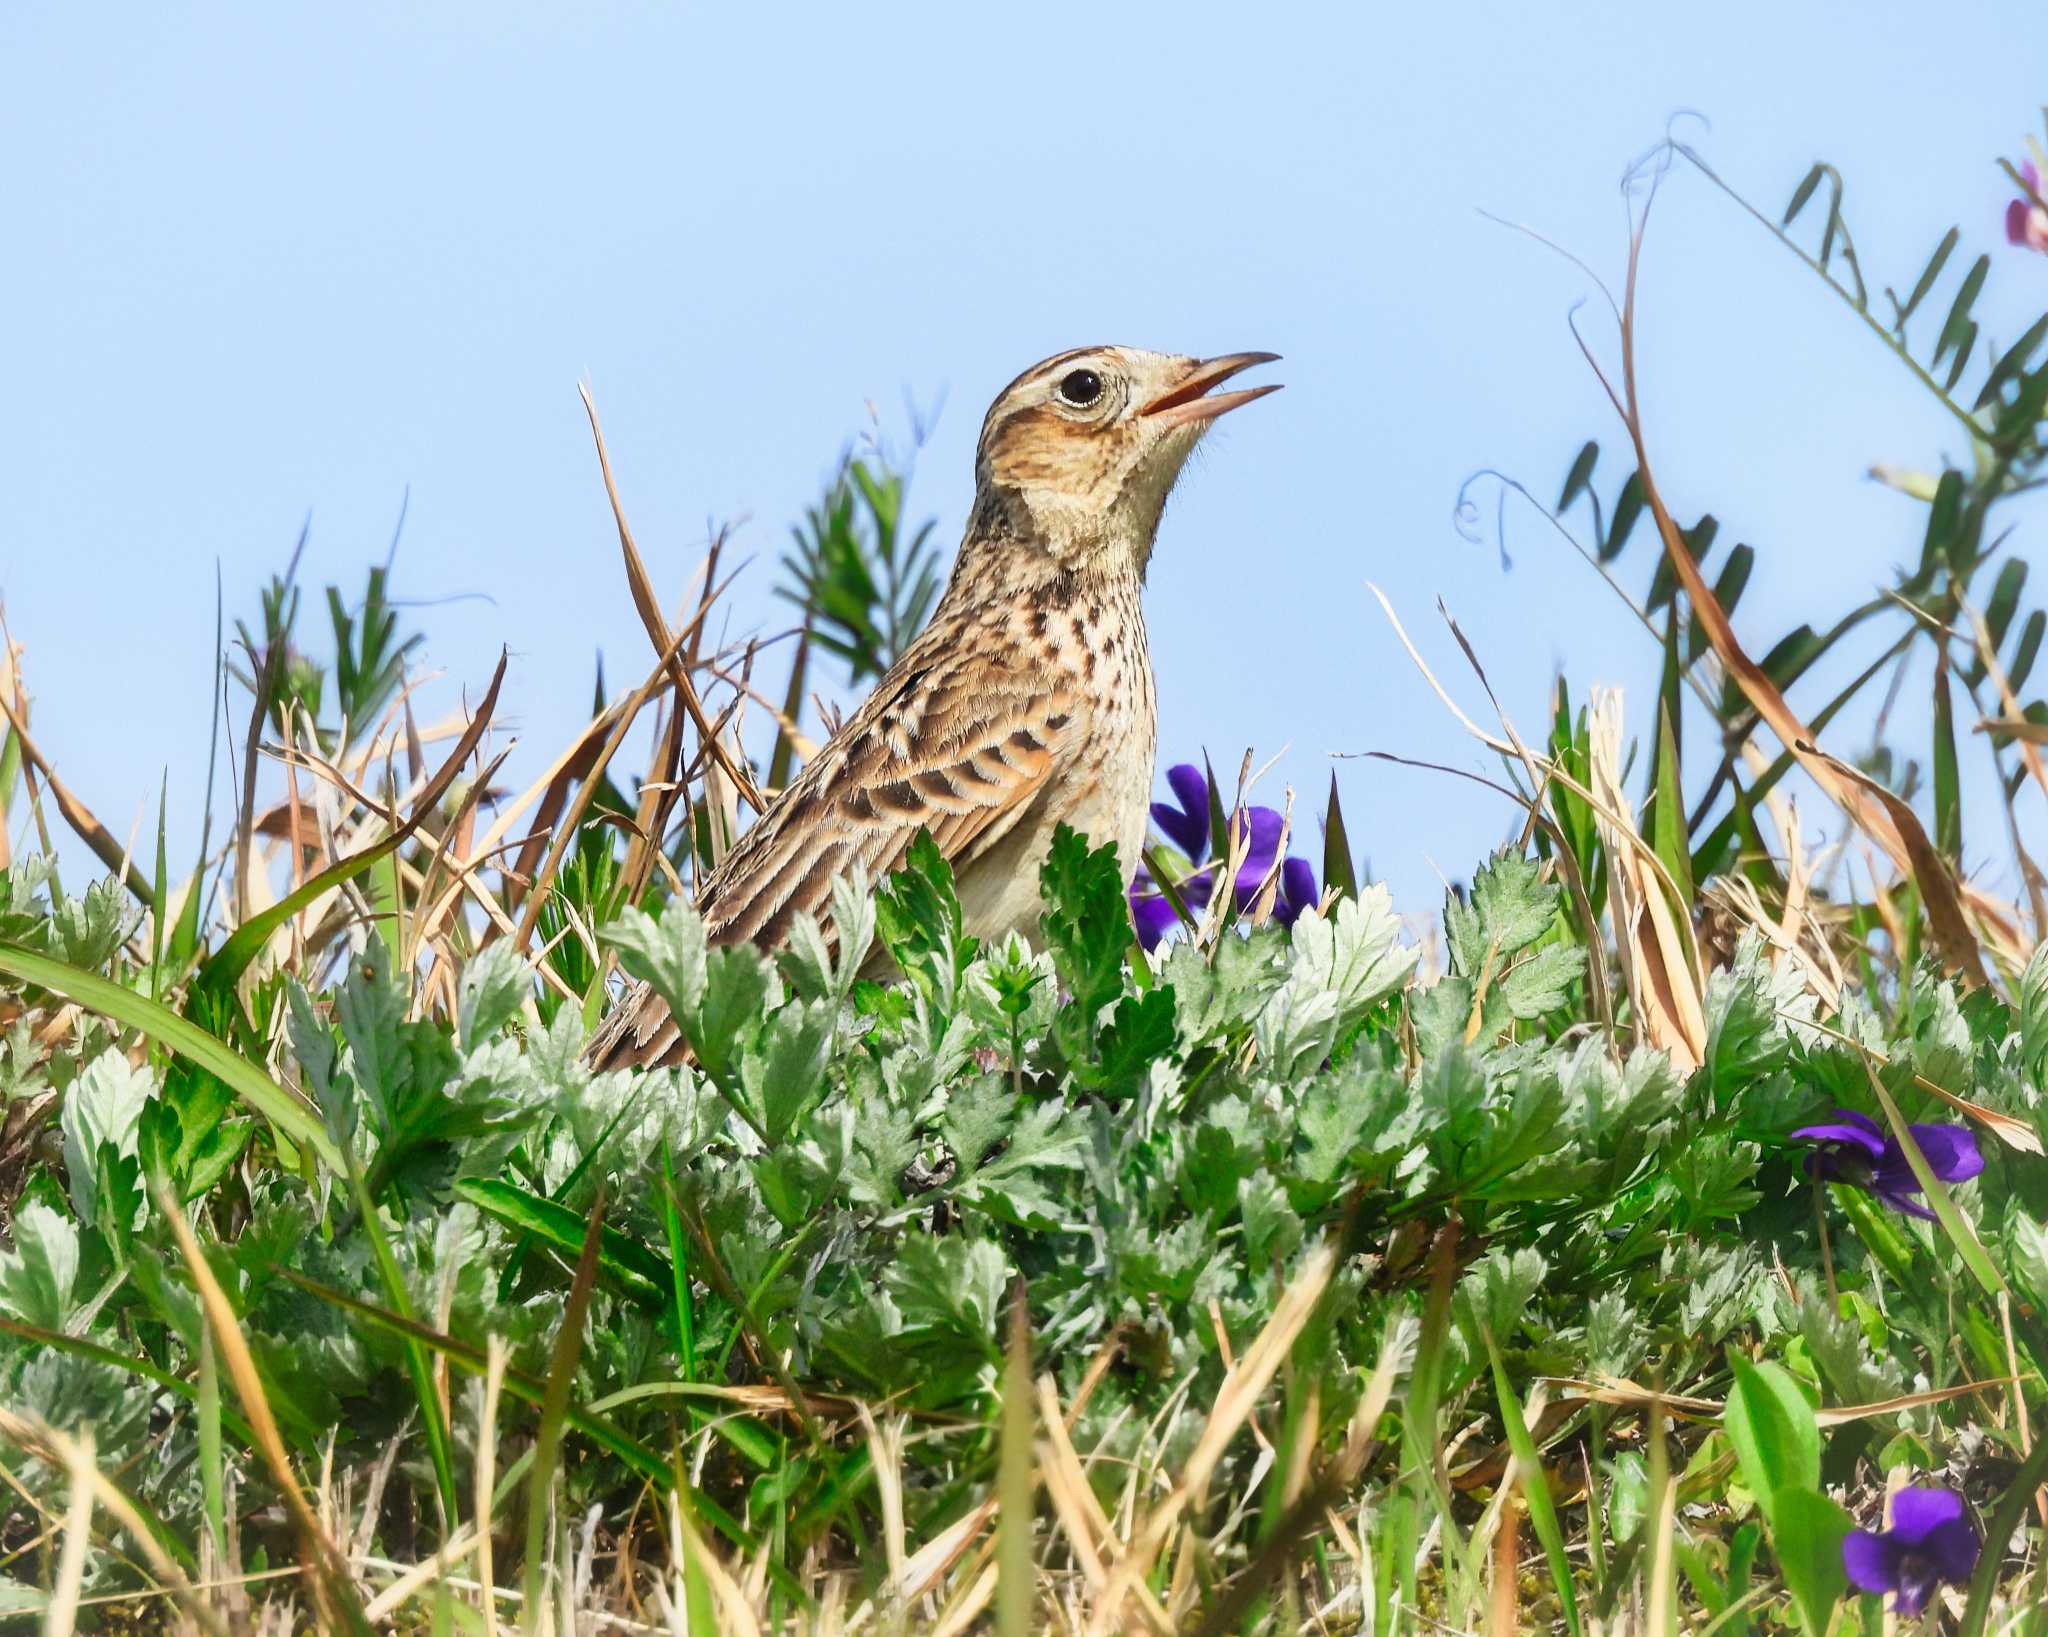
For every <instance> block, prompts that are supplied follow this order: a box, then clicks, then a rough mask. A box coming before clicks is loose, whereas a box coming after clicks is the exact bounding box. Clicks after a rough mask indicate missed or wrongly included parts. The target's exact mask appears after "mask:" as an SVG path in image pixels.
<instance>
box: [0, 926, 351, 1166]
mask: <svg viewBox="0 0 2048 1637" xmlns="http://www.w3.org/2000/svg"><path fill="white" fill-rule="evenodd" d="M0 972H6V973H8V974H10V975H12V976H14V977H17V978H20V979H21V980H22V981H23V982H25V983H33V984H37V985H40V986H41V987H42V988H45V989H48V990H51V991H53V992H54V993H57V994H60V995H63V996H65V997H66V998H67V999H69V1000H74V1001H76V1002H78V1004H79V1005H80V1006H83V1007H84V1008H86V1010H88V1011H92V1012H98V1013H100V1014H101V1015H102V1016H105V1017H110V1018H112V1019H113V1020H114V1021H115V1022H117V1023H120V1024H123V1025H125V1026H126V1027H128V1028H131V1029H139V1030H140V1031H141V1032H142V1033H144V1034H146V1035H148V1036H149V1037H150V1038H152V1039H154V1040H157V1041H159V1042H161V1043H162V1044H163V1045H165V1046H167V1047H169V1048H170V1049H171V1050H172V1051H175V1052H178V1053H179V1054H181V1055H182V1056H184V1057H186V1058H189V1059H190V1060H191V1061H192V1062H194V1063H196V1064H197V1065H198V1066H199V1067H201V1068H203V1069H206V1070H208V1071H209V1072H210V1073H213V1074H217V1075H219V1076H220V1078H221V1079H222V1080H224V1081H225V1082H226V1083H227V1084H228V1085H229V1086H230V1087H231V1088H233V1090H234V1092H235V1095H236V1096H238V1097H240V1098H241V1099H242V1100H243V1101H244V1102H245V1103H247V1104H248V1105H249V1106H250V1107H251V1108H253V1109H255V1110H256V1112H257V1113H259V1114H261V1115H263V1116H264V1117H265V1118H266V1119H268V1120H269V1121H270V1123H271V1124H272V1125H274V1126H275V1127H277V1129H278V1130H279V1131H280V1132H282V1133H283V1134H284V1135H285V1136H287V1137H289V1138H290V1139H291V1140H292V1141H294V1142H297V1143H300V1144H303V1145H304V1146H306V1147H308V1148H311V1149H312V1150H313V1152H314V1153H316V1154H318V1155H319V1156H320V1158H321V1159H322V1160H323V1161H324V1162H325V1163H326V1164H327V1165H328V1166H329V1167H330V1168H331V1169H333V1170H335V1171H340V1170H341V1169H342V1168H343V1167H342V1164H341V1154H340V1151H339V1150H338V1149H336V1148H335V1146H334V1144H333V1143H332V1142H331V1141H330V1140H329V1139H328V1136H327V1133H326V1131H325V1130H324V1129H323V1128H322V1127H321V1124H320V1121H319V1119H318V1118H317V1117H316V1116H315V1115H314V1113H313V1112H312V1110H311V1109H309V1108H307V1107H306V1105H305V1104H304V1103H303V1102H302V1101H300V1100H299V1099H298V1098H296V1097H294V1096H293V1095H292V1094H291V1093H289V1092H287V1091H286V1090H284V1088H283V1087H281V1086H279V1085H278V1084H277V1083H276V1082H275V1081H273V1080H272V1079H271V1078H270V1077H269V1076H268V1075H267V1074H265V1073H263V1071H262V1070H261V1069H259V1068H257V1067H256V1065H255V1064H253V1063H251V1062H250V1061H249V1060H248V1059H247V1058H245V1057H243V1056H241V1055H240V1054H239V1053H238V1052H236V1051H235V1050H234V1049H233V1048H232V1047H230V1046H228V1045H226V1044H224V1043H223V1042H221V1041H219V1040H217V1039H215V1038H214V1037H213V1036H212V1035H210V1034H208V1033H207V1032H206V1031H205V1030H204V1029H201V1028H199V1027H198V1026H197V1025H196V1024H192V1023H188V1022H186V1021H185V1019H183V1018H181V1017H179V1016H178V1014H177V1013H175V1012H173V1011H171V1010H170V1009H169V1008H168V1007H166V1006H163V1005H161V1004H160V1003H158V1002H156V1001H153V1000H151V999H149V998H148V996H146V995H139V994H137V993H135V991H134V990H132V989H125V988H123V987H122V986H121V985H120V984H117V983H112V982H109V981H108V980H107V979H105V978H102V977H100V976H98V975H97V974H96V973H92V972H81V971H79V970H77V969H76V968H75V967H70V966H66V965H65V964H64V963H63V962H62V961H57V960H52V959H51V958H50V957H49V956H47V955H43V954H39V953H37V952H36V951H35V950H32V949H24V948H22V947H21V946H20V945H19V944H15V943H9V942H4V941H0Z"/></svg>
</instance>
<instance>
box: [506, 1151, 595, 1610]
mask: <svg viewBox="0 0 2048 1637" xmlns="http://www.w3.org/2000/svg"><path fill="white" fill-rule="evenodd" d="M603 1243H604V1189H603V1187H602V1186H600V1187H599V1188H598V1191H597V1198H596V1199H595V1200H594V1201H592V1203H591V1207H590V1225H589V1228H588V1229H587V1231H586V1232H585V1233H584V1236H583V1253H582V1255H581V1256H579V1257H578V1258H577V1261H576V1277H575V1278H574V1279H573V1280H571V1281H570V1284H569V1299H568V1300H567V1301H566V1302H564V1303H563V1304H562V1323H561V1327H560V1328H559V1329H558V1330H556V1332H555V1352H554V1358H553V1359H552V1360H551V1361H550V1363H549V1365H548V1384H547V1391H546V1392H545V1393H544V1394H543V1396H542V1398H541V1406H540V1426H539V1428H538V1429H537V1430H536V1431H535V1433H534V1439H533V1475H532V1476H531V1477H530V1478H528V1479H527V1482H526V1563H525V1565H524V1569H525V1582H524V1583H525V1592H526V1604H525V1606H526V1608H527V1609H528V1610H529V1611H530V1610H534V1609H538V1608H539V1607H540V1598H541V1579H542V1570H543V1568H544V1567H545V1564H546V1557H545V1553H546V1549H547V1536H548V1512H549V1510H550V1506H551V1503H552V1501H553V1498H554V1489H555V1477H556V1471H555V1461H556V1458H557V1456H558V1455H559V1453H560V1451H561V1447H562V1427H563V1425H564V1424H565V1422H566V1421H567V1420H568V1414H569V1392H570V1389H571V1388H573V1387H574V1386H575V1385H576V1360H577V1357H578V1356H579V1355H580V1354H581V1353H582V1351H583V1321H584V1318H585V1317H586V1315H588V1313H589V1311H590V1294H591V1292H592V1291H593V1290H595V1289H596V1288H597V1258H598V1250H599V1247H601V1246H602V1245H603Z"/></svg>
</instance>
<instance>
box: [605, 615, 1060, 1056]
mask: <svg viewBox="0 0 2048 1637" xmlns="http://www.w3.org/2000/svg"><path fill="white" fill-rule="evenodd" d="M910 657H912V656H906V658H907V659H908V658H910ZM1085 708H1086V707H1085V706H1084V705H1083V704H1081V703H1080V702H1079V701H1078V700H1077V699H1076V698H1075V696H1074V695H1073V694H1072V693H1070V692H1069V691H1068V690H1067V689H1066V688H1065V687H1063V686H1058V685H1053V684H1051V683H1050V682H1049V680H1048V679H1047V678H1046V677H1045V676H1044V675H1043V674H1042V673H1040V674H1033V673H1030V672H1028V671H1026V670H1025V669H1023V668H1022V667H1018V666H1011V665H1005V664H1002V663H1000V662H999V661H998V660H996V659H995V658H994V657H993V656H990V655H987V654H975V653H972V652H961V651H959V650H955V651H953V652H951V653H947V654H944V655H940V656H935V657H934V658H933V659H932V661H931V662H930V663H928V664H924V665H915V664H912V665H909V666H907V667H905V668H904V671H903V674H902V676H901V677H900V678H897V677H892V678H891V679H889V681H887V682H885V683H884V685H883V686H881V687H879V688H877V689H876V690H875V692H874V694H873V695H871V696H870V697H869V699H868V701H867V702H866V703H865V704H864V705H863V706H862V707H861V709H860V710H859V711H858V712H857V713H855V715H854V716H853V717H851V718H850V719H849V720H848V721H847V723H846V724H845V726H844V727H842V728H841V729H840V730H839V732H838V733H836V734H834V735H833V737H832V740H831V742H830V743H828V744H827V745H826V746H825V747H824V748H823V749H822V750H820V751H819V752H818V753H817V755H815V756H814V757H812V758H811V760H810V762H809V763H808V764H807V765H806V766H805V768H804V770H803V772H802V773H800V774H799V775H798V776H797V778H796V779H795V780H794V781H792V783H791V784H790V786H789V788H788V789H787V790H785V791H784V792H783V793H782V795H781V796H780V797H779V798H778V799H777V800H776V801H775V802H773V803H772V804H771V805H770V806H769V808H768V811H767V812H766V813H764V814H762V816H761V817H760V819H759V820H757V821H756V822H755V824H754V826H753V828H751V829H750V830H748V831H747V832H746V834H745V835H743V836H741V837H740V839H739V841H738V842H737V843H736V844H735V845H734V847H733V850H732V851H731V852H730V853H728V854H727V855H726V857H725V858H724V860H723V861H722V862H721V863H720V864H719V866H718V868H717V869H716V870H715V871H713V872H712V874H711V877H710V879H709V880H708V881H707V882H706V883H705V886H704V891H703V894H702V899H701V903H700V906H699V907H700V908H701V909H702V911H703V914H704V923H705V930H706V932H707V933H708V934H709V936H710V938H711V940H712V941H713V942H714V943H740V942H750V943H754V944H758V945H760V946H761V947H762V948H764V949H772V948H775V947H776V946H777V945H779V944H780V943H781V942H782V941H783V939H784V938H786V937H787V936H788V933H789V928H790V925H791V923H792V922H793V921H794V920H795V919H796V917H797V916H798V915H800V914H804V913H806V912H807V913H809V914H811V915H814V916H816V917H817V918H818V921H819V923H820V924H821V925H822V926H823V927H824V929H825V932H826V935H827V937H828V938H834V937H835V929H834V928H833V926H832V924H831V891H832V882H833V881H834V879H836V878H838V877H840V876H843V875H846V874H848V873H850V872H851V871H853V870H855V869H861V870H864V871H866V873H867V874H868V876H869V877H870V879H880V878H881V877H882V876H884V875H886V874H888V873H889V872H890V871H891V870H894V869H895V868H897V867H898V866H899V865H900V864H901V863H902V861H903V855H904V853H905V852H906V851H908V849H909V847H910V843H911V842H912V841H913V840H914V839H915V838H916V836H917V832H918V831H919V830H920V829H924V830H929V831H930V832H931V835H932V839H933V841H934V842H936V843H937V844H938V849H939V852H940V854H941V855H942V856H943V857H944V858H945V859H946V860H947V861H948V862H949V863H950V864H951V865H952V866H953V869H954V871H955V873H956V874H957V873H958V872H959V871H960V869H961V868H962V866H964V865H966V864H969V863H972V862H973V861H974V859H976V858H977V857H979V856H981V855H982V854H983V853H985V852H987V851H988V850H989V849H991V848H993V847H994V846H995V845H996V844H997V843H998V842H1000V841H1001V840H1002V839H1003V838H1004V837H1005V836H1007V835H1008V834H1009V833H1010V832H1011V830H1012V829H1013V828H1014V827H1015V826H1016V825H1017V824H1018V823H1019V822H1020V821H1021V820H1022V819H1023V818H1024V817H1025V816H1026V815H1027V814H1028V813H1029V812H1030V811H1031V809H1032V807H1033V805H1034V803H1036V802H1037V801H1038V799H1039V798H1040V797H1041V796H1042V795H1044V794H1045V792H1046V789H1047V786H1048V784H1049V783H1050V782H1051V780H1052V779H1053V777H1054V774H1055V773H1056V771H1057V770H1058V769H1059V768H1060V766H1061V763H1062V760H1063V758H1064V757H1065V755H1066V754H1067V753H1068V751H1069V750H1070V748H1071V747H1072V746H1073V745H1074V744H1075V743H1076V742H1077V741H1078V740H1079V739H1080V738H1081V736H1082V732H1083V729H1084V727H1085V724H1084V723H1083V722H1082V721H1081V714H1082V712H1083V711H1084V710H1085ZM680 1045H681V1042H680V1040H679V1037H678V1035H677V1031H676V1028H675V1025H674V1022H673V1020H671V1019H670V1018H669V1017H668V1015H667V1012H666V1009H665V1008H664V1007H663V1006H662V1003H661V1000H660V997H659V996H656V995H654V994H652V993H651V992H648V991H646V990H645V989H644V987H643V989H641V990H639V991H636V992H635V993H633V994H631V995H628V996H627V997H626V998H625V999H624V1000H622V1001H621V1002H620V1004H619V1007H618V1009H617V1010H616V1011H615V1012H614V1013H613V1014H612V1016H611V1017H610V1018H608V1019H607V1020H606V1023H605V1025H604V1027H603V1028H602V1029H601V1030H600V1031H599V1033H598V1034H597V1036H595V1037H594V1038H593V1039H592V1041H591V1044H590V1047H589V1051H588V1054H587V1055H588V1057H589V1060H590V1062H591V1063H592V1065H593V1066H594V1067H598V1068H618V1067H623V1066H626V1065H628V1064H635V1063H643V1064H644V1063H661V1062H669V1061H673V1060H675V1058H676V1057H677V1055H678V1054H679V1050H680Z"/></svg>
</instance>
